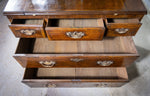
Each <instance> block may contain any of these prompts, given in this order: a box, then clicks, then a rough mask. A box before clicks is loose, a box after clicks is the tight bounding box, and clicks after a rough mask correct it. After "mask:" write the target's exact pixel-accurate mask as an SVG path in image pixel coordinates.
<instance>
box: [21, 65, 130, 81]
mask: <svg viewBox="0 0 150 96" xmlns="http://www.w3.org/2000/svg"><path fill="white" fill-rule="evenodd" d="M24 79H99V80H103V79H105V80H107V79H108V80H111V79H112V80H128V75H127V71H126V68H125V67H119V68H117V67H116V68H28V69H26V71H25V75H24Z"/></svg>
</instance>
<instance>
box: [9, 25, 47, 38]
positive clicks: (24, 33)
mask: <svg viewBox="0 0 150 96" xmlns="http://www.w3.org/2000/svg"><path fill="white" fill-rule="evenodd" d="M9 28H10V29H11V30H12V32H13V33H14V35H15V36H16V37H22V38H43V37H45V32H44V28H43V27H42V26H28V25H24V26H23V25H22V26H17V25H9Z"/></svg>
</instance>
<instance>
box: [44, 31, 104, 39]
mask: <svg viewBox="0 0 150 96" xmlns="http://www.w3.org/2000/svg"><path fill="white" fill-rule="evenodd" d="M46 33H47V36H48V38H49V39H50V40H102V38H103V35H104V28H46Z"/></svg>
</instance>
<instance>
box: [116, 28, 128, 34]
mask: <svg viewBox="0 0 150 96" xmlns="http://www.w3.org/2000/svg"><path fill="white" fill-rule="evenodd" d="M115 31H116V32H117V33H119V34H124V33H127V32H128V31H129V29H127V28H118V29H115Z"/></svg>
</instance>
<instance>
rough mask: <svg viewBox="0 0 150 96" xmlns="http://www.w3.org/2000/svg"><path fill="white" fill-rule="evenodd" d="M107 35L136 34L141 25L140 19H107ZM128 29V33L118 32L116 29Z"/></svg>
mask: <svg viewBox="0 0 150 96" xmlns="http://www.w3.org/2000/svg"><path fill="white" fill-rule="evenodd" d="M105 22H106V26H107V32H106V36H107V37H115V36H134V35H135V34H136V32H137V31H138V29H139V28H140V26H141V23H139V20H138V19H112V18H111V19H106V20H105ZM120 28H124V29H128V31H127V32H126V33H118V32H117V31H116V29H120Z"/></svg>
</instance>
